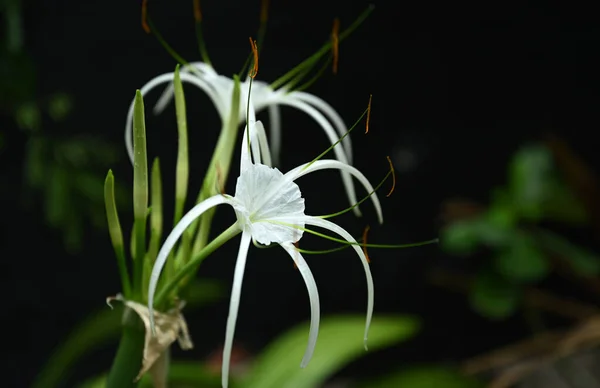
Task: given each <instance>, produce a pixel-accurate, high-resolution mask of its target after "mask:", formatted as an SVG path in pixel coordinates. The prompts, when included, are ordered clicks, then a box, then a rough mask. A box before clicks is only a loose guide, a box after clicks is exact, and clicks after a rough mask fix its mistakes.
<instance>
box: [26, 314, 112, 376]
mask: <svg viewBox="0 0 600 388" xmlns="http://www.w3.org/2000/svg"><path fill="white" fill-rule="evenodd" d="M122 315H123V308H122V307H117V306H115V310H110V309H108V307H107V308H106V309H103V310H100V311H98V312H96V313H94V314H92V315H90V316H89V317H88V318H87V319H85V320H84V321H83V322H81V323H80V324H79V325H78V326H77V327H75V329H73V330H72V331H71V332H70V335H69V337H68V338H67V339H66V340H65V341H61V342H58V341H57V342H58V344H59V346H58V347H57V349H56V350H55V351H54V354H53V355H52V356H51V357H50V359H49V360H48V361H47V363H46V365H45V367H44V369H43V370H42V372H41V373H40V374H39V375H38V377H37V378H36V380H35V382H34V383H33V387H34V388H53V387H56V386H58V385H59V384H61V383H63V382H64V381H65V380H67V377H68V375H69V373H70V371H72V370H73V368H72V367H71V366H72V365H74V364H76V363H77V362H78V361H80V358H81V357H82V356H83V355H85V354H87V353H89V352H90V350H92V349H94V348H96V347H98V346H101V345H106V344H107V342H109V341H111V340H113V339H114V340H116V338H117V337H118V335H119V332H120V328H121V317H122Z"/></svg>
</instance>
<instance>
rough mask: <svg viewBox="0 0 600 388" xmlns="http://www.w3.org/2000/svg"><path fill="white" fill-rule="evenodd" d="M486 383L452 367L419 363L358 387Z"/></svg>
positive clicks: (476, 387) (445, 387)
mask: <svg viewBox="0 0 600 388" xmlns="http://www.w3.org/2000/svg"><path fill="white" fill-rule="evenodd" d="M484 386H485V384H484V383H483V382H481V381H479V380H476V379H474V378H472V377H465V376H463V375H461V374H460V373H458V371H457V370H456V369H454V368H451V367H445V366H438V365H419V366H412V367H409V368H403V369H402V370H400V371H398V372H395V373H393V374H390V375H389V376H385V377H382V378H378V379H376V380H374V381H365V382H363V383H362V384H361V385H359V386H358V388H483V387H484Z"/></svg>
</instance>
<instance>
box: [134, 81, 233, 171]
mask: <svg viewBox="0 0 600 388" xmlns="http://www.w3.org/2000/svg"><path fill="white" fill-rule="evenodd" d="M173 76H174V73H166V74H161V75H159V76H157V77H154V78H153V79H151V80H150V81H149V82H148V83H146V84H145V85H144V86H143V87H142V88H141V89H140V92H141V93H142V95H145V94H147V93H148V92H149V91H150V90H152V89H154V88H155V87H156V86H158V85H160V84H163V83H166V82H173ZM180 78H181V81H182V82H189V83H191V84H193V85H195V86H197V87H198V88H200V89H202V90H204V92H205V93H206V94H207V95H208V96H209V97H210V99H211V100H212V101H213V103H214V104H215V107H216V108H217V111H218V112H219V115H221V120H223V117H224V116H223V113H222V112H225V111H226V110H225V109H226V106H224V102H223V101H221V100H219V98H218V97H217V94H215V92H214V90H213V89H212V88H211V85H210V84H209V83H207V82H206V81H205V80H204V79H202V78H199V77H197V76H193V75H190V74H187V73H180ZM230 99H231V96H230ZM134 104H135V98H134V99H133V100H132V101H131V105H130V106H129V111H128V112H127V121H126V123H125V147H126V148H127V154H128V155H129V160H130V161H131V163H132V164H133V106H134Z"/></svg>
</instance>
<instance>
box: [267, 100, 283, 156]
mask: <svg viewBox="0 0 600 388" xmlns="http://www.w3.org/2000/svg"><path fill="white" fill-rule="evenodd" d="M269 134H270V136H269V138H270V140H271V148H272V149H273V153H272V155H273V163H274V165H279V156H280V155H281V111H280V109H279V106H278V105H277V104H272V105H269Z"/></svg>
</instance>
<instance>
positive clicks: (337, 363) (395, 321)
mask: <svg viewBox="0 0 600 388" xmlns="http://www.w3.org/2000/svg"><path fill="white" fill-rule="evenodd" d="M364 325H365V318H364V316H362V315H340V316H331V317H325V318H324V319H322V320H321V325H320V329H319V341H318V342H317V347H316V349H315V353H314V356H313V359H312V360H311V362H310V364H309V365H308V366H307V367H306V368H304V369H302V368H300V360H301V359H302V355H303V353H304V350H305V348H306V341H307V335H308V324H306V323H303V324H300V325H298V326H296V327H294V328H292V329H290V330H288V331H287V332H284V333H283V334H282V335H281V336H279V337H278V338H276V339H275V340H273V341H272V342H271V343H270V344H269V345H268V346H267V347H266V348H265V349H264V350H263V351H262V352H261V353H260V354H259V355H258V356H257V357H256V358H255V359H254V360H253V361H252V362H251V366H250V370H249V372H248V373H247V374H246V375H245V376H244V377H237V378H233V379H232V381H231V386H233V387H240V388H252V387H260V388H281V387H294V388H313V387H320V386H323V383H324V382H325V381H326V380H327V379H329V378H331V377H332V376H333V375H334V374H335V373H336V372H338V371H339V370H340V369H341V368H343V367H344V366H346V365H348V364H349V363H350V362H352V361H354V360H356V359H358V358H360V357H362V356H365V355H368V353H367V352H365V349H364V346H363V334H364ZM418 330H419V321H418V319H416V318H414V317H409V316H377V317H374V319H373V322H372V325H371V330H370V333H369V350H370V351H376V350H378V349H382V348H385V347H389V346H392V345H394V344H396V343H398V342H401V341H405V340H408V339H410V338H412V337H413V336H414V335H415V334H416V333H417V332H418ZM450 373H451V372H448V376H450ZM232 377H234V376H232ZM449 378H451V379H454V380H456V378H457V377H456V374H455V375H452V376H450V377H449ZM169 380H170V383H171V385H170V386H171V387H215V388H216V387H220V386H221V379H220V374H214V373H212V374H211V373H209V372H208V370H207V368H206V365H203V364H202V363H196V364H192V363H189V362H183V363H182V362H181V361H173V362H172V363H171V370H170V372H169ZM149 383H150V380H149V378H148V376H145V377H144V379H142V381H141V384H140V387H146V386H151V385H149ZM104 384H105V376H102V377H97V378H94V379H92V380H90V381H87V382H86V383H84V384H83V385H80V387H81V388H94V387H103V386H104ZM440 387H441V388H445V387H448V388H454V387H456V385H440ZM464 387H465V388H472V387H477V386H475V385H464ZM48 388H51V386H48Z"/></svg>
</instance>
